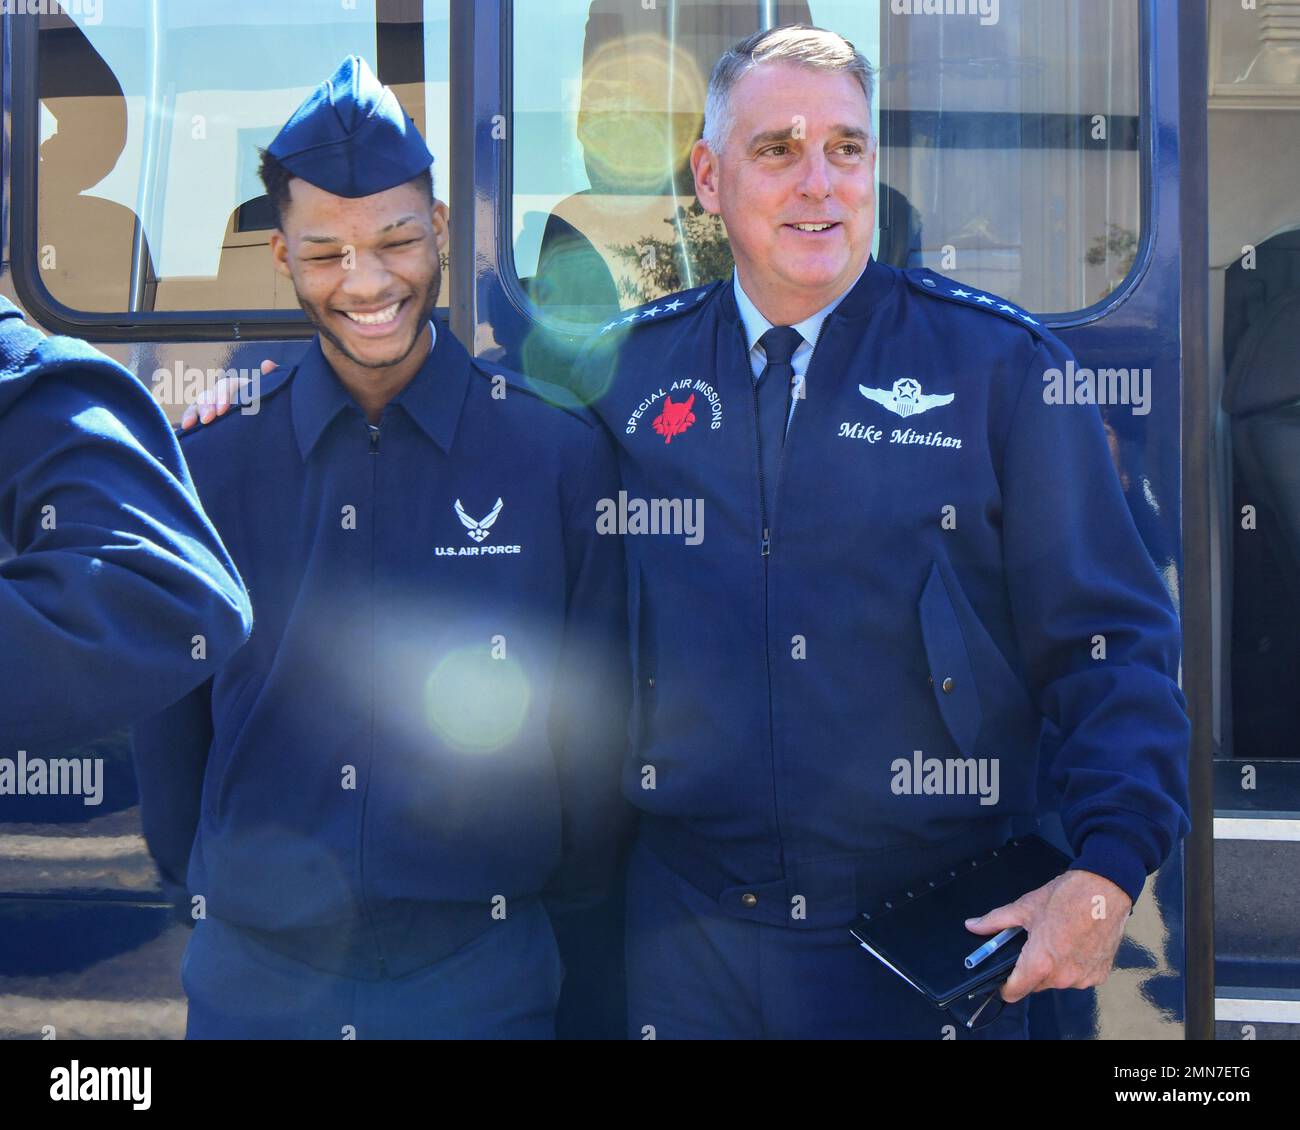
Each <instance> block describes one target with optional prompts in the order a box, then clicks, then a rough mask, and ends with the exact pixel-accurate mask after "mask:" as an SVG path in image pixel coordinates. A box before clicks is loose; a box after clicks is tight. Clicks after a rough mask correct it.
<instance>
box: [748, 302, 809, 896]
mask: <svg viewBox="0 0 1300 1130" xmlns="http://www.w3.org/2000/svg"><path fill="white" fill-rule="evenodd" d="M830 318H831V315H827V316H826V317H825V318H823V319H822V324H821V326H820V327H819V328H818V330H817V340H816V341H814V342H813V348H812V353H811V354H810V355H809V357H808V367H807V368H806V369H805V370H804V379H803V387H804V390H805V399H807V396H806V392H807V388H808V375H809V374H810V373H811V372H812V363H813V359H814V358H815V357H816V356H817V346H818V344H820V342H821V339H822V332H823V331H824V330H825V328H826V323H827V322H828V321H830ZM740 340H741V344H742V348H743V351H744V358H745V368H746V375H747V376H748V377H749V383H750V388H751V389H752V391H753V402H754V449H755V451H756V452H757V454H758V509H759V514H760V521H761V526H762V539H761V547H762V557H763V659H764V662H765V663H766V665H767V742H768V755H769V759H770V762H771V765H772V817H773V819H774V821H775V822H776V838H777V844H778V846H779V848H780V853H781V860H780V866H781V873H782V874H783V875H784V874H785V836H784V834H783V833H782V831H781V804H780V801H779V799H778V797H779V796H780V789H779V788H778V787H777V780H776V719H775V718H774V717H773V714H772V624H771V618H770V616H769V613H768V604H769V601H770V599H771V576H770V566H769V561H770V558H771V556H772V523H771V518H770V516H769V515H768V513H767V492H766V491H765V490H764V489H763V485H764V484H763V432H762V427H761V426H760V424H759V413H758V381H757V380H755V379H754V372H753V365H752V364H751V363H750V360H749V352H750V350H749V339H748V338H747V337H746V336H745V327H744V324H743V323H742V324H741V326H740ZM798 414H799V413H798V409H797V407H796V409H795V412H794V415H796V416H797V415H798ZM793 426H794V424H793V421H792V419H791V417H790V416H789V415H787V416H786V427H787V429H789V428H791V427H793ZM786 440H787V441H788V440H789V436H788V434H787V436H786ZM784 463H785V444H784V443H783V444H782V445H781V454H780V456H779V457H778V459H777V465H776V480H775V482H774V483H773V484H772V499H773V501H775V499H776V491H777V488H778V487H779V486H780V483H781V468H782V466H783V465H784Z"/></svg>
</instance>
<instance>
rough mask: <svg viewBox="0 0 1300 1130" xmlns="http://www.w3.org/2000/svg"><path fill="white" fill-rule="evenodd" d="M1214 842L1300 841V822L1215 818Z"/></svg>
mask: <svg viewBox="0 0 1300 1130" xmlns="http://www.w3.org/2000/svg"><path fill="white" fill-rule="evenodd" d="M1214 838H1215V839H1216V840H1290V841H1300V820H1293V819H1290V818H1273V817H1263V818H1260V817H1257V816H1250V817H1248V816H1216V817H1215V818H1214Z"/></svg>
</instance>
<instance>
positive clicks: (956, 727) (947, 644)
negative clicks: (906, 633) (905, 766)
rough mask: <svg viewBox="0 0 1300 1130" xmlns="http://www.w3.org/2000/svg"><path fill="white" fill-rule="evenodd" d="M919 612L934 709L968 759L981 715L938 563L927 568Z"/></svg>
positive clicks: (978, 728) (973, 683)
mask: <svg viewBox="0 0 1300 1130" xmlns="http://www.w3.org/2000/svg"><path fill="white" fill-rule="evenodd" d="M918 611H919V613H920V619H921V636H922V638H923V639H924V640H925V654H926V659H927V660H928V661H929V664H930V681H931V683H932V684H933V686H932V688H931V689H932V691H933V694H934V701H935V705H936V706H937V707H938V708H939V714H940V716H941V717H942V718H943V723H944V726H945V727H947V730H948V733H949V734H950V735H951V737H952V740H953V742H954V743H956V746H957V749H958V750H959V751H960V752H961V754H962V756H963V757H969V756H971V755H972V754H973V753H974V751H975V741H976V738H977V737H978V736H979V732H980V726H981V724H982V723H983V720H984V711H983V708H982V707H981V705H980V697H979V690H978V688H977V687H976V686H975V672H974V670H973V669H972V667H971V661H970V653H969V652H968V651H967V649H966V641H965V640H964V639H963V638H962V634H961V625H960V624H959V623H958V620H957V613H956V610H955V609H954V608H953V603H952V598H951V597H950V596H949V594H948V589H947V586H946V585H945V584H944V580H943V577H942V575H941V574H940V572H939V565H938V563H937V562H936V563H934V564H932V565H931V566H930V576H929V578H928V579H927V580H926V582H925V588H924V589H922V591H921V599H920V602H919V604H918Z"/></svg>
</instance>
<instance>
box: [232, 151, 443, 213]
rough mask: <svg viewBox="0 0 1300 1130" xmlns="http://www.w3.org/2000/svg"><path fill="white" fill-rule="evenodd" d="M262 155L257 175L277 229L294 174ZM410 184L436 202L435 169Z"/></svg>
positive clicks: (430, 200)
mask: <svg viewBox="0 0 1300 1130" xmlns="http://www.w3.org/2000/svg"><path fill="white" fill-rule="evenodd" d="M260 152H261V154H262V164H261V166H260V167H259V168H258V170H257V175H258V176H260V177H261V178H262V184H263V185H264V186H265V187H266V195H267V196H268V197H270V200H271V218H272V221H273V222H274V223H275V226H276V227H277V228H283V227H284V212H285V209H286V208H288V207H289V182H290V181H291V180H293V177H294V174H293V173H291V172H290V171H289V170H288V168H286V167H285V166H284V165H283V164H282V163H281V161H280V159H279V158H278V157H273V156H272V155H271V154H270V153H268V152H267V151H266V150H265V149H262V150H260ZM408 183H410V184H413V185H415V187H416V188H418V189H420V191H422V192H424V193H425V194H426V195H427V196H428V197H429V203H430V204H432V203H433V201H434V199H435V198H434V195H433V169H432V167H430V168H428V169H425V170H424V172H422V173H418V174H417V175H415V176H413V177H412V178H411V179H410V181H409V182H408Z"/></svg>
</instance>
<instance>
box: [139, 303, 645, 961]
mask: <svg viewBox="0 0 1300 1130" xmlns="http://www.w3.org/2000/svg"><path fill="white" fill-rule="evenodd" d="M539 390H541V391H543V392H545V393H546V394H547V395H548V397H551V398H562V399H563V400H564V402H566V403H567V405H568V407H560V406H556V405H555V404H553V403H548V402H547V401H546V400H544V399H543V398H542V395H540V394H539ZM182 448H183V450H184V452H185V456H186V458H187V460H188V461H189V464H190V467H191V470H192V472H193V474H194V478H195V481H196V483H197V484H198V488H199V494H200V496H201V497H202V498H203V500H204V502H205V504H206V505H207V506H208V508H209V513H211V515H212V517H213V521H214V522H215V523H216V525H217V528H218V529H220V530H221V532H222V534H223V536H224V537H225V538H226V541H227V544H228V545H229V546H230V549H231V553H232V554H233V556H234V559H235V561H236V562H237V564H238V565H239V567H240V570H241V572H242V574H243V576H244V577H245V580H246V582H247V584H248V587H249V592H250V594H251V596H252V600H253V606H254V609H255V611H256V614H257V624H256V627H255V629H254V631H253V634H252V638H251V639H250V641H249V643H248V645H247V646H246V647H245V648H244V649H243V650H242V651H240V652H239V653H238V654H237V655H236V656H235V657H234V659H233V660H232V661H231V662H230V663H229V664H227V666H226V667H224V668H223V669H222V670H221V671H220V672H219V673H218V674H217V676H216V677H215V679H213V680H212V681H211V682H210V683H209V684H207V685H205V686H203V687H202V688H200V689H199V690H198V691H196V692H195V693H194V694H192V695H190V696H189V698H187V699H186V700H184V701H182V702H180V703H178V704H177V705H176V706H174V707H173V708H172V709H170V710H168V711H167V712H166V713H165V714H163V715H161V716H160V717H158V718H155V719H152V720H150V721H149V722H147V723H145V724H143V725H141V726H140V727H138V728H137V732H136V743H135V753H136V761H137V773H138V776H139V778H140V787H141V801H142V815H143V820H144V827H145V833H146V838H147V840H148V842H149V844H150V848H151V850H152V851H153V853H154V856H155V858H156V859H157V861H158V863H159V867H160V870H161V871H162V872H163V875H164V878H165V879H167V880H168V883H169V885H170V887H171V889H172V890H173V892H174V891H176V890H177V888H179V887H180V885H181V884H182V883H184V885H185V886H186V887H187V888H188V892H189V895H190V896H191V897H192V898H193V897H195V896H203V898H204V900H205V904H206V906H205V913H206V914H209V915H215V916H217V917H218V918H221V919H223V920H226V921H229V922H232V923H235V924H237V925H240V926H242V927H245V928H247V929H248V930H250V931H253V932H255V933H256V934H257V935H258V936H259V937H260V938H261V939H262V940H263V941H265V942H266V943H267V944H269V945H271V946H273V947H275V948H277V949H278V950H279V951H280V952H282V953H285V954H288V955H290V956H292V957H295V958H297V959H300V960H302V961H304V962H306V963H307V964H310V965H313V966H315V967H317V968H320V969H324V970H327V971H329V972H338V973H343V972H346V973H349V974H351V975H355V976H361V977H367V978H379V977H384V976H400V975H403V974H404V973H406V972H409V971H410V970H412V969H415V968H419V967H421V966H423V965H426V964H429V963H431V962H432V961H435V960H437V959H438V958H439V957H441V956H444V955H445V954H446V953H448V952H450V951H451V950H453V949H455V948H457V947H458V946H459V945H461V944H463V943H464V942H465V941H466V940H468V939H469V938H471V937H473V936H475V935H476V934H478V933H480V932H482V931H483V930H484V929H487V928H489V927H490V926H491V924H492V922H493V921H494V917H493V913H494V911H496V913H497V915H498V917H499V916H500V914H501V913H502V912H504V913H505V914H507V915H508V914H509V907H510V903H511V901H512V900H515V899H519V898H524V897H532V896H534V895H538V894H543V895H545V896H546V897H547V900H548V903H550V905H551V906H552V908H555V907H556V906H560V907H562V908H564V909H574V908H580V907H582V906H584V905H588V904H591V903H593V902H595V901H597V900H598V899H599V897H600V895H601V894H602V892H603V888H604V886H605V885H606V884H607V882H608V879H609V876H610V872H611V871H612V867H613V860H614V857H615V854H616V848H617V840H618V838H619V836H620V834H621V831H622V828H623V827H624V826H625V823H626V816H628V815H630V814H631V810H630V809H628V808H627V806H626V805H625V803H624V802H623V801H622V799H621V797H620V795H619V772H620V768H621V765H622V761H623V758H624V755H625V746H626V733H627V711H628V703H629V697H630V671H629V665H628V660H627V612H626V605H625V594H626V574H625V569H624V564H623V549H622V545H621V542H620V539H619V538H617V537H603V536H600V535H598V534H597V533H596V532H595V519H594V516H595V511H596V503H597V501H598V500H599V499H601V498H603V497H606V496H609V495H613V494H616V493H617V490H618V481H617V463H616V458H615V455H614V451H613V447H612V445H611V444H610V442H609V440H608V438H607V436H606V435H605V433H604V430H603V429H602V428H601V427H600V426H599V424H598V423H597V421H596V420H595V419H594V417H592V416H591V415H590V413H589V412H587V411H586V410H585V409H583V408H582V407H581V406H580V405H578V404H577V403H576V402H575V401H574V399H573V397H572V395H571V394H569V393H567V392H565V391H564V390H561V389H555V388H545V387H544V386H530V385H529V384H528V383H527V382H526V378H523V377H518V376H516V375H514V374H505V373H500V372H498V371H497V370H494V369H491V368H484V367H480V366H478V365H477V364H475V363H474V362H472V361H471V359H470V357H469V355H468V354H467V353H466V351H465V350H464V348H463V347H462V346H461V345H460V343H459V342H458V341H457V340H456V339H455V338H454V337H453V336H452V334H451V333H450V332H449V331H448V329H447V328H446V327H445V325H439V326H438V329H437V336H436V342H435V347H434V349H433V351H432V353H431V354H430V356H429V359H428V360H427V361H426V362H425V364H424V366H423V367H422V368H421V369H420V370H419V372H418V373H417V374H416V376H415V377H414V378H413V379H412V380H411V382H410V384H409V385H408V386H407V387H406V388H405V389H404V390H403V391H402V392H401V393H400V394H399V395H398V396H397V397H396V398H395V399H394V400H393V401H392V402H391V403H390V404H389V405H388V406H387V407H386V409H385V410H384V414H383V418H382V421H381V423H380V424H379V426H378V427H374V428H372V427H371V426H370V425H369V424H368V423H367V421H366V418H365V416H364V414H363V413H362V411H361V409H360V408H359V407H358V405H357V404H356V403H355V401H353V400H352V398H351V397H350V396H349V395H348V393H347V391H346V390H345V389H344V387H343V385H342V384H341V383H340V382H339V381H338V379H337V377H336V376H335V375H334V373H333V370H332V369H331V368H330V366H329V364H328V362H327V361H326V359H325V356H324V354H323V353H322V351H321V348H320V341H319V338H317V339H316V340H315V341H314V342H313V343H312V344H311V346H310V347H309V348H308V350H307V352H306V354H305V355H304V356H303V358H302V359H301V361H300V362H299V363H298V365H297V366H295V367H294V368H292V369H288V370H278V371H276V372H275V373H273V374H272V375H271V376H270V377H269V378H267V380H265V381H264V382H263V389H262V396H261V402H260V409H259V411H258V412H257V413H256V414H250V415H247V416H241V415H240V413H239V412H238V411H232V412H231V413H230V414H229V415H228V416H226V417H224V418H222V419H221V420H219V421H218V422H216V423H214V424H211V425H209V426H207V427H204V428H201V429H196V430H194V431H192V432H189V433H187V434H185V436H184V437H183V439H182ZM191 847H192V851H191ZM187 862H188V875H186V865H187ZM502 899H504V902H502V901H500V900H502ZM493 900H497V901H496V902H494V901H493Z"/></svg>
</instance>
